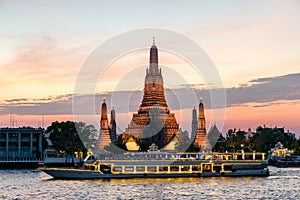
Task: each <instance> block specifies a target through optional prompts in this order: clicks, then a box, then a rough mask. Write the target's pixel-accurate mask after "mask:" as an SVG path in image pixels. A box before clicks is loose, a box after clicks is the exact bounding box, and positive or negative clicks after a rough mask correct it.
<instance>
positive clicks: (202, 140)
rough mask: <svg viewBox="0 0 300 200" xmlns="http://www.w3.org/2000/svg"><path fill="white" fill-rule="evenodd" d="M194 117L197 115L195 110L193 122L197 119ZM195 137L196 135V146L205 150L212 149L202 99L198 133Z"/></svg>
mask: <svg viewBox="0 0 300 200" xmlns="http://www.w3.org/2000/svg"><path fill="white" fill-rule="evenodd" d="M194 110H195V109H194ZM194 117H195V112H194V111H193V122H194V121H195V120H194ZM192 126H193V124H192ZM192 133H193V132H192ZM194 137H195V140H194V145H195V146H196V147H199V148H201V149H203V150H211V146H210V143H209V140H208V137H207V133H206V121H205V115H204V105H203V103H202V99H200V103H199V116H198V128H197V132H196V135H195V136H194Z"/></svg>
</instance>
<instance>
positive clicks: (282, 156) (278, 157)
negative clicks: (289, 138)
mask: <svg viewBox="0 0 300 200" xmlns="http://www.w3.org/2000/svg"><path fill="white" fill-rule="evenodd" d="M269 164H271V165H273V166H275V167H300V156H297V155H294V154H293V152H292V151H291V150H289V149H287V148H285V147H283V145H282V144H281V143H280V142H278V143H277V144H276V145H275V148H273V149H271V156H270V158H269Z"/></svg>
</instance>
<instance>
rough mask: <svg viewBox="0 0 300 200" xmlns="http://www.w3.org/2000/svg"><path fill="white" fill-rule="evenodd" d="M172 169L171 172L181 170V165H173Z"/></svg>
mask: <svg viewBox="0 0 300 200" xmlns="http://www.w3.org/2000/svg"><path fill="white" fill-rule="evenodd" d="M170 171H171V172H174V171H176V172H178V171H179V166H171V167H170Z"/></svg>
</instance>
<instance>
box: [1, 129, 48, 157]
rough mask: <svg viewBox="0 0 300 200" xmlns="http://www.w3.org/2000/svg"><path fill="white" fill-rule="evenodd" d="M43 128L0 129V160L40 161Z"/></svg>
mask: <svg viewBox="0 0 300 200" xmlns="http://www.w3.org/2000/svg"><path fill="white" fill-rule="evenodd" d="M43 133H44V129H43V128H31V127H26V128H25V127H24V128H0V159H4V160H8V159H41V158H42V157H43V154H42V137H43Z"/></svg>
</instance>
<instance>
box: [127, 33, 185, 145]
mask: <svg viewBox="0 0 300 200" xmlns="http://www.w3.org/2000/svg"><path fill="white" fill-rule="evenodd" d="M179 134H180V130H179V125H178V124H177V122H176V119H175V116H174V114H173V113H170V110H169V107H168V105H167V102H166V99H165V95H164V85H163V77H162V73H161V68H159V67H158V50H157V47H156V45H155V40H154V38H153V45H152V46H151V48H150V62H149V67H148V68H147V69H146V77H145V85H144V96H143V100H142V103H141V105H140V107H139V110H138V112H137V113H134V114H133V117H132V120H131V122H130V124H129V125H128V128H127V129H126V130H125V132H124V133H123V135H122V140H123V142H126V141H127V140H128V139H129V138H130V137H133V138H135V140H136V141H137V142H138V143H144V144H145V145H149V146H150V145H152V144H153V143H154V144H155V145H157V146H158V148H162V147H164V146H165V145H166V144H168V143H169V142H170V141H171V139H172V138H174V137H175V136H177V135H179Z"/></svg>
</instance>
